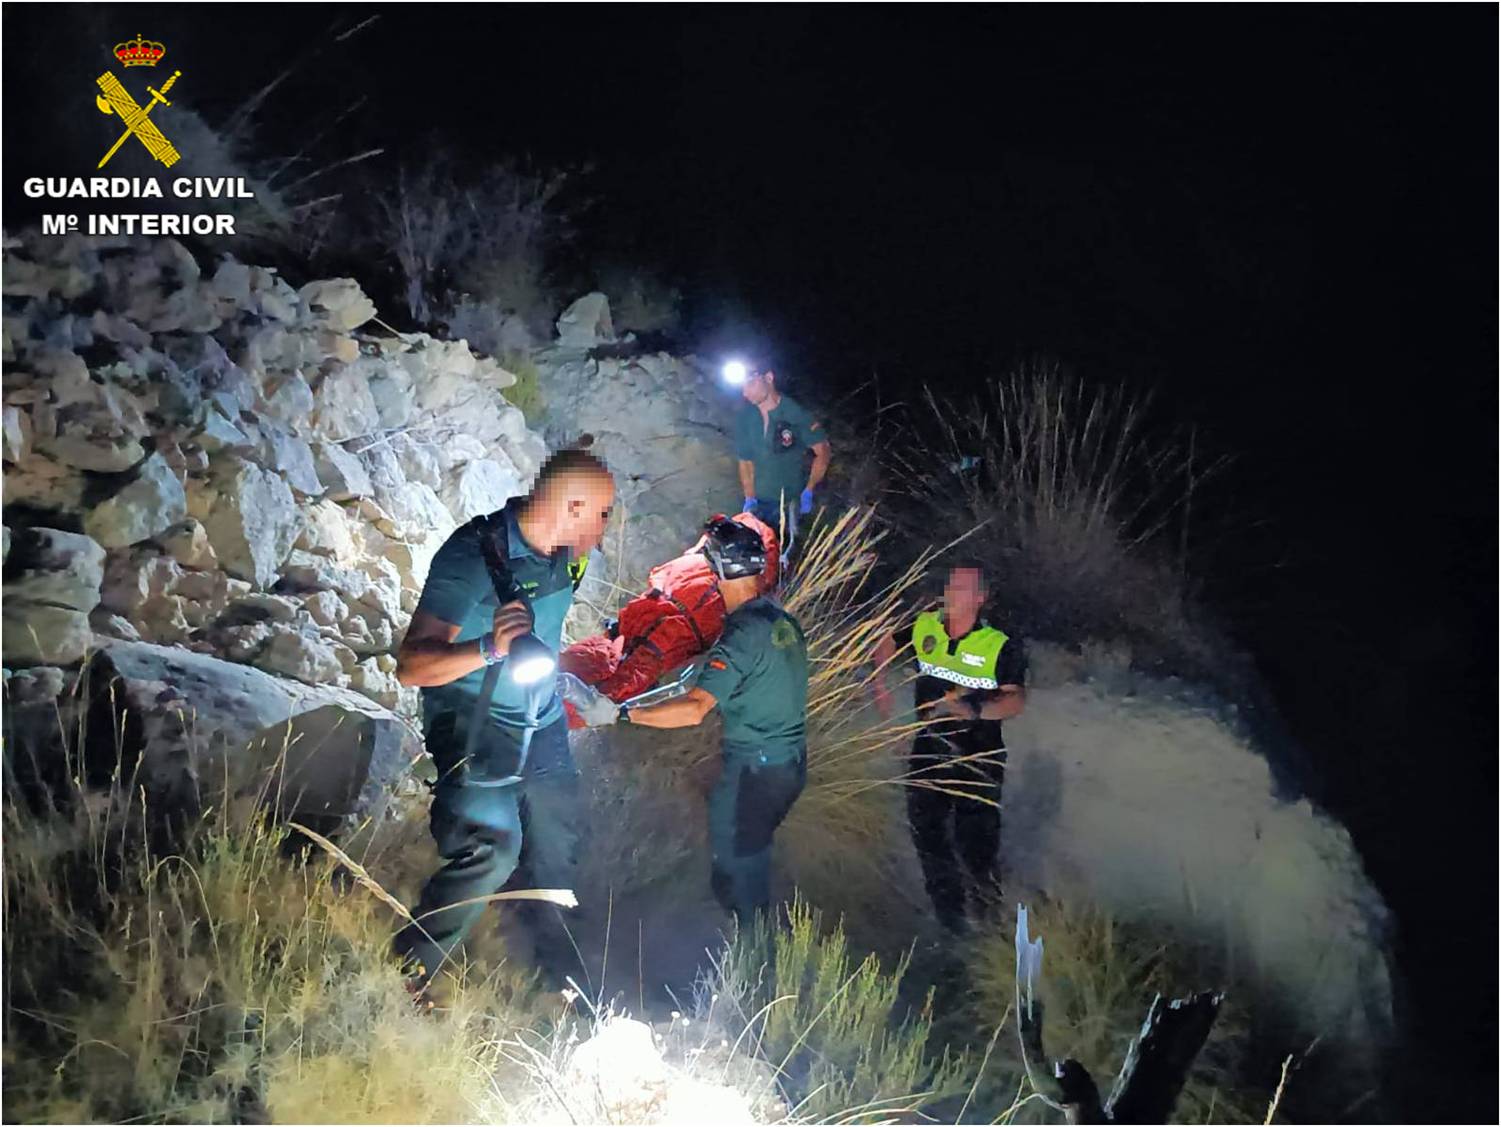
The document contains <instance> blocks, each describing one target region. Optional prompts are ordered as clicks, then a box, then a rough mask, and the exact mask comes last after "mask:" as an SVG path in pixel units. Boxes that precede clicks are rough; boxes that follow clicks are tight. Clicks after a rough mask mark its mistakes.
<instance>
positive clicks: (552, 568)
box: [417, 502, 573, 739]
mask: <svg viewBox="0 0 1501 1127" xmlns="http://www.w3.org/2000/svg"><path fill="white" fill-rule="evenodd" d="M513 505H514V502H513V503H512V504H510V505H507V506H506V507H505V509H504V510H503V511H504V513H505V516H504V518H503V519H504V520H505V527H506V538H507V540H508V544H507V547H508V549H509V551H508V553H507V555H508V560H507V562H508V564H509V566H510V569H511V574H512V575H513V576H514V577H515V579H516V582H517V583H519V584H520V585H521V589H522V596H523V598H525V599H526V601H527V602H529V603H530V604H531V608H532V614H533V616H534V618H535V626H534V627H533V632H534V633H535V634H536V635H537V637H538V638H539V639H541V641H542V642H543V644H544V645H546V646H547V648H548V649H549V650H551V651H552V652H553V653H555V654H556V653H557V652H558V647H559V646H560V645H561V643H562V640H563V618H564V616H565V615H566V614H567V613H568V608H569V606H570V605H572V603H573V581H572V578H571V577H570V575H569V574H568V564H569V562H570V559H571V556H570V553H569V552H568V551H567V550H560V551H558V552H557V553H555V554H554V555H553V556H551V557H547V556H541V555H538V554H537V553H536V552H534V551H532V549H531V547H530V546H529V545H528V544H527V542H526V541H525V540H524V539H523V538H522V536H521V531H520V529H519V528H518V527H517V526H516V514H515V510H514V507H513ZM484 527H485V526H484V524H483V522H481V521H477V520H476V521H470V522H469V523H468V524H466V525H464V527H462V528H460V529H459V530H458V531H457V532H455V533H454V534H453V535H452V536H450V537H449V538H448V540H447V541H446V542H445V543H444V544H443V547H441V548H439V549H438V553H437V555H435V556H434V557H433V563H432V567H431V569H429V571H428V574H427V583H426V585H424V586H423V588H422V598H421V600H420V601H419V602H418V603H417V610H418V612H419V613H424V614H430V615H432V616H433V617H434V618H436V619H438V620H440V621H442V622H446V623H448V624H449V625H451V626H457V627H458V628H459V633H458V637H457V638H456V639H455V641H458V642H471V641H473V640H474V639H476V638H478V637H479V636H480V635H481V634H484V633H487V632H488V631H490V630H491V629H493V623H494V619H495V610H496V607H497V606H498V605H499V598H498V596H497V595H496V593H495V584H494V582H493V581H492V580H491V578H490V572H489V569H488V568H487V567H486V566H485V556H484V552H483V550H482V549H481V547H480V536H481V535H484V532H483V531H482V530H483V529H484ZM484 679H485V669H484V667H483V666H481V667H480V668H479V669H476V670H474V671H473V672H472V673H468V674H466V675H464V676H463V677H460V678H459V679H458V680H457V681H450V682H449V683H448V684H446V685H438V686H435V687H432V688H425V689H423V690H422V712H423V718H424V720H425V721H426V722H427V723H428V724H431V723H432V720H433V718H434V716H436V715H438V714H439V713H441V712H445V711H460V710H461V711H462V713H463V715H464V716H465V717H466V718H467V716H468V715H469V713H470V712H472V711H473V709H474V702H475V698H476V697H477V696H478V695H479V691H480V686H481V684H482V683H483V681H484ZM528 693H531V694H535V697H536V699H537V700H539V701H540V702H541V708H540V710H539V712H538V715H537V723H538V725H539V726H544V727H545V726H546V725H548V724H551V723H553V722H554V721H556V720H557V719H558V717H560V716H561V715H562V714H563V704H562V701H561V700H559V698H558V695H557V690H556V688H555V687H554V686H553V685H552V684H549V683H543V684H541V685H532V686H526V687H523V686H521V685H518V684H516V682H514V681H512V680H511V678H510V677H508V676H506V674H505V670H504V668H502V670H501V676H500V679H499V680H498V681H497V682H496V686H495V695H494V697H493V698H491V702H490V716H491V718H492V719H493V720H494V721H495V722H496V723H497V724H499V725H500V726H501V727H502V728H503V729H505V730H506V734H507V735H509V736H511V737H512V738H513V739H515V738H519V736H520V729H521V728H522V726H523V725H524V724H525V720H526V706H527V698H528Z"/></svg>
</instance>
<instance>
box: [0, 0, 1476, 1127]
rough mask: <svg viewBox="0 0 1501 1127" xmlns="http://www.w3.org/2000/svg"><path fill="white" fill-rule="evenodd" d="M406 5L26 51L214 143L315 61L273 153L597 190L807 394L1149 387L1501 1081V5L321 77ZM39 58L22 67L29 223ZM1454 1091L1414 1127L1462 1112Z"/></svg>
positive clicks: (570, 57)
mask: <svg viewBox="0 0 1501 1127" xmlns="http://www.w3.org/2000/svg"><path fill="white" fill-rule="evenodd" d="M379 10H380V9H378V8H367V7H364V6H358V7H356V6H349V7H342V8H340V9H338V10H333V9H328V8H323V7H321V6H319V5H312V4H308V5H298V6H296V7H295V8H293V7H278V6H274V5H243V6H241V5H215V6H212V7H210V6H206V5H205V6H200V5H173V6H151V5H95V6H90V8H89V9H88V10H78V9H68V10H63V9H54V8H51V7H50V6H46V5H31V6H26V7H22V8H17V7H15V6H11V7H8V8H7V10H6V12H5V28H4V30H5V32H6V33H7V39H8V40H9V42H11V43H15V42H17V41H18V39H19V38H20V35H18V34H17V33H21V34H24V35H25V37H26V41H27V42H28V44H33V45H34V44H37V43H39V42H43V41H45V42H46V43H47V48H46V52H45V53H43V52H42V51H41V50H40V48H35V52H36V53H35V55H34V59H41V58H44V57H45V58H48V59H52V58H53V57H54V56H57V55H60V54H61V55H66V54H67V53H68V52H71V51H75V50H76V51H77V52H78V53H80V54H81V55H83V56H86V57H87V58H89V59H93V58H94V57H95V55H96V54H97V52H98V50H99V48H100V46H103V47H105V48H107V47H108V45H109V44H110V43H112V42H113V41H114V40H115V39H117V38H123V37H125V36H126V35H128V34H131V33H134V32H135V31H136V30H138V29H139V30H142V31H144V32H145V33H146V34H147V35H148V36H151V37H155V38H160V39H164V40H167V41H168V42H169V47H172V49H174V50H176V51H177V52H178V60H179V63H180V65H182V66H183V67H184V69H185V70H186V69H187V68H188V66H189V65H190V64H189V62H188V60H192V63H191V65H193V66H194V67H195V68H196V69H195V85H194V87H193V89H194V90H195V91H198V92H199V95H198V96H199V97H200V98H201V99H202V100H201V101H200V102H199V103H198V104H199V105H200V107H201V108H202V109H203V110H204V111H205V112H206V113H208V114H209V115H210V116H212V115H213V114H214V113H216V112H218V113H222V112H223V111H224V110H225V109H226V108H228V107H230V106H232V105H233V104H234V103H235V102H237V101H238V100H239V99H240V98H242V97H243V96H244V94H245V93H246V92H247V91H248V90H250V89H253V88H254V87H256V86H258V85H260V84H261V83H263V82H264V81H266V79H267V78H269V77H270V76H271V75H272V74H273V73H274V72H275V70H276V69H277V68H278V60H288V59H290V58H293V57H296V56H298V55H308V56H310V57H309V58H307V59H305V61H304V62H303V64H302V65H301V67H300V68H299V71H298V73H297V75H296V76H295V77H294V78H293V79H292V80H289V82H288V83H287V85H286V87H285V88H284V89H283V90H281V91H278V93H277V95H276V97H274V98H273V99H272V100H271V101H269V102H268V108H267V114H266V116H265V119H264V121H263V133H262V138H263V142H264V143H265V144H266V145H267V146H268V148H269V149H270V150H271V151H273V152H275V151H290V148H291V147H292V146H295V145H297V144H299V143H300V142H301V141H302V140H305V139H306V136H307V135H308V132H309V131H310V130H311V129H312V128H314V126H315V123H316V122H317V121H318V120H320V119H321V118H322V117H325V116H326V115H327V111H328V110H331V109H336V108H339V107H341V106H342V105H344V104H347V103H348V102H350V101H352V100H353V99H354V97H355V96H357V94H358V93H360V92H365V93H368V94H369V95H370V101H369V102H368V103H367V105H366V107H365V108H364V109H363V110H362V111H361V112H360V113H359V114H357V115H355V116H354V117H353V118H352V119H351V120H350V121H349V122H347V123H346V124H345V125H344V126H343V127H342V128H341V130H340V132H339V135H338V136H339V144H340V145H341V146H342V147H343V148H342V151H346V152H354V151H357V150H358V148H359V147H360V146H361V145H363V144H366V143H380V144H385V145H387V146H388V147H389V148H390V150H391V154H392V155H393V156H395V157H402V156H408V155H413V156H415V155H416V154H417V153H418V152H419V151H420V150H421V149H422V148H423V147H424V146H426V145H427V144H429V143H432V142H437V143H441V144H445V145H448V146H452V147H454V148H456V149H457V150H459V151H460V152H462V153H463V154H464V156H465V157H466V159H470V160H473V161H475V162H477V163H478V162H482V161H485V160H488V159H491V158H493V157H499V156H502V155H505V154H509V153H517V152H528V153H531V154H534V155H535V156H536V157H537V158H538V159H540V160H542V161H544V162H568V163H577V162H581V161H590V162H592V163H593V164H594V166H595V171H594V173H593V176H592V178H591V180H590V181H589V189H590V191H591V193H592V194H593V195H595V196H596V197H597V198H598V200H599V203H598V204H597V206H596V207H595V208H594V211H593V215H592V218H591V223H592V224H593V229H594V231H595V239H596V247H597V249H601V250H608V251H610V252H611V253H613V254H616V255H617V256H622V257H627V258H630V259H632V260H635V261H640V262H642V263H645V264H648V265H651V266H653V267H656V268H658V269H662V270H666V271H668V272H670V273H673V274H676V275H677V276H678V277H679V278H681V279H682V280H683V281H684V282H687V283H690V284H691V287H692V288H691V291H690V292H691V295H692V297H693V304H694V309H695V310H696V311H697V313H698V317H697V318H696V320H695V321H694V322H693V323H694V324H697V325H700V326H704V327H707V326H708V325H710V324H712V323H713V315H714V314H715V312H716V311H717V310H721V309H723V308H725V307H731V306H733V307H737V308H740V309H742V310H744V311H746V312H748V313H749V314H750V315H752V316H753V317H754V318H755V319H756V320H757V323H758V324H759V326H760V328H761V329H762V331H763V332H764V333H765V335H766V336H767V338H768V339H770V340H772V341H774V342H775V344H776V347H777V350H778V356H779V359H780V360H781V361H782V362H783V363H782V367H784V368H785V370H786V371H787V372H788V373H790V375H791V376H792V378H793V380H794V381H795V382H798V383H801V384H802V385H803V386H804V387H807V386H808V385H810V384H811V385H814V386H817V387H820V388H823V389H827V390H829V391H831V392H837V391H839V390H841V389H845V388H848V387H852V386H854V385H855V384H857V383H859V382H860V381H862V380H864V379H865V378H866V377H867V376H869V375H871V374H872V373H876V374H878V375H879V378H880V380H881V383H882V386H883V388H884V389H886V390H887V392H888V393H890V394H900V393H901V392H902V391H903V390H904V389H906V388H909V387H911V386H915V385H916V384H917V383H920V382H922V381H932V382H941V383H944V384H946V385H949V386H956V387H967V386H975V385H978V384H979V383H980V382H982V381H983V380H984V379H985V378H987V377H989V376H991V375H994V374H995V373H996V372H997V371H999V370H1001V369H1002V368H1003V367H1004V366H1005V365H1006V364H1007V363H1008V362H1009V361H1010V360H1012V359H1013V358H1015V357H1018V356H1022V355H1026V354H1029V353H1032V352H1035V351H1047V352H1050V353H1052V354H1054V355H1057V356H1060V357H1063V358H1065V359H1066V360H1068V361H1069V362H1071V363H1072V364H1074V365H1075V366H1076V367H1077V368H1078V369H1079V370H1080V371H1081V372H1082V373H1083V374H1084V375H1085V376H1086V377H1087V378H1090V379H1094V380H1102V381H1103V380H1126V381H1129V382H1131V383H1133V384H1138V385H1141V386H1144V387H1151V388H1153V389H1155V391H1156V393H1157V395H1158V398H1159V401H1160V402H1162V403H1163V404H1164V406H1165V407H1166V408H1167V409H1168V410H1170V411H1172V412H1173V413H1174V414H1176V415H1178V416H1179V417H1181V418H1184V419H1193V420H1196V421H1197V422H1198V423H1199V424H1201V425H1202V426H1203V427H1204V428H1205V430H1206V432H1207V433H1210V434H1212V435H1214V436H1215V441H1216V442H1217V443H1218V445H1219V446H1220V447H1221V448H1223V449H1225V450H1227V451H1232V452H1234V454H1235V455H1236V458H1237V470H1236V473H1237V474H1238V477H1237V478H1236V481H1237V482H1238V489H1239V492H1240V495H1241V500H1242V503H1244V504H1245V505H1246V506H1247V512H1249V513H1254V514H1256V515H1257V517H1259V518H1269V519H1270V524H1267V525H1264V526H1258V530H1257V531H1256V532H1255V533H1254V534H1247V535H1246V536H1245V537H1244V538H1243V540H1242V541H1241V542H1237V543H1235V544H1234V545H1233V551H1234V556H1233V557H1232V558H1229V559H1221V560H1220V561H1218V563H1217V573H1216V575H1215V576H1214V579H1215V580H1216V582H1215V588H1216V590H1218V591H1219V592H1220V594H1221V597H1222V600H1223V605H1222V609H1223V610H1224V611H1225V612H1226V613H1228V614H1229V615H1231V616H1232V618H1233V619H1234V620H1235V621H1236V622H1237V626H1238V629H1239V630H1240V633H1241V636H1242V638H1243V639H1244V640H1245V642H1246V644H1247V645H1249V646H1250V647H1251V648H1252V650H1253V651H1254V652H1255V653H1256V655H1257V657H1258V659H1259V661H1260V662H1261V665H1262V668H1263V670H1264V671H1265V672H1266V674H1267V676H1268V678H1269V679H1270V681H1271V683H1272V685H1273V687H1274V688H1275V690H1276V691H1277V694H1278V697H1279V700H1280V702H1281V703H1282V706H1283V707H1284V709H1285V710H1286V712H1287V714H1288V716H1289V719H1290V720H1291V722H1292V724H1293V727H1294V730H1295V731H1296V732H1297V733H1298V734H1299V735H1300V736H1301V737H1302V739H1303V740H1304V741H1305V742H1306V743H1307V744H1308V745H1309V746H1310V747H1311V748H1312V749H1313V754H1314V757H1315V759H1316V760H1317V761H1318V762H1319V763H1320V764H1321V765H1322V767H1323V769H1324V772H1325V775H1326V778H1327V782H1328V790H1327V793H1326V795H1325V797H1326V800H1327V801H1328V803H1329V804H1330V805H1331V806H1332V807H1333V808H1334V809H1336V810H1337V811H1339V812H1340V814H1341V815H1342V816H1343V817H1344V818H1345V819H1346V821H1347V822H1348V823H1349V824H1350V825H1351V826H1352V828H1353V829H1354V831H1355V833H1356V835H1357V840H1358V841H1359V842H1360V844H1361V846H1362V849H1363V851H1364V852H1365V854H1366V856H1367V858H1368V861H1369V863H1370V865H1371V867H1372V871H1373V873H1374V874H1375V875H1376V876H1377V878H1378V880H1379V881H1380V883H1381V884H1382V886H1383V888H1384V890H1385V891H1386V893H1387V895H1388V897H1389V899H1390V900H1391V902H1392V903H1393V904H1394V906H1395V907H1396V908H1397V910H1398V913H1399V916H1400V919H1401V922H1402V930H1401V933H1400V936H1399V940H1400V943H1401V947H1400V950H1401V953H1402V956H1403V962H1404V965H1405V966H1406V967H1407V968H1408V969H1409V971H1412V972H1413V978H1412V983H1411V985H1412V987H1413V990H1414V994H1415V999H1414V1000H1415V1002H1416V1005H1417V1009H1416V1018H1417V1024H1416V1026H1415V1028H1416V1029H1417V1032H1418V1033H1419V1035H1420V1036H1424V1037H1427V1036H1429V1035H1434V1036H1437V1033H1438V1031H1442V1038H1443V1039H1442V1041H1431V1042H1430V1043H1429V1045H1428V1048H1427V1050H1426V1052H1431V1053H1432V1054H1434V1056H1433V1058H1432V1060H1430V1059H1429V1058H1428V1057H1427V1056H1422V1057H1419V1058H1415V1060H1416V1061H1418V1062H1419V1063H1420V1065H1422V1066H1427V1065H1429V1064H1431V1063H1433V1061H1436V1060H1437V1054H1438V1053H1440V1052H1443V1053H1445V1054H1448V1053H1452V1052H1455V1051H1459V1052H1468V1051H1469V1050H1471V1049H1473V1050H1474V1051H1475V1052H1476V1053H1477V1059H1478V1060H1480V1061H1481V1062H1482V1064H1481V1067H1483V1068H1485V1069H1486V1070H1489V1069H1491V1068H1493V1067H1494V1062H1495V1059H1496V1057H1495V1038H1496V1034H1495V1011H1494V1010H1493V1009H1491V1008H1490V1006H1491V1004H1492V1000H1493V999H1494V998H1495V997H1496V993H1497V982H1496V977H1495V973H1494V968H1495V967H1496V961H1495V959H1496V907H1495V905H1496V901H1494V900H1492V898H1491V897H1492V894H1493V890H1494V889H1495V887H1496V881H1495V879H1494V878H1495V870H1494V868H1493V867H1492V865H1493V858H1494V857H1495V856H1496V820H1495V817H1496V805H1495V798H1496V794H1497V780H1496V763H1497V730H1496V726H1495V717H1496V696H1495V686H1496V666H1495V664H1494V660H1493V655H1494V653H1495V648H1494V634H1493V626H1494V623H1495V622H1496V600H1495V591H1496V587H1495V584H1494V575H1495V566H1496V559H1497V553H1496V536H1495V529H1496V523H1495V514H1496V512H1497V496H1496V467H1497V444H1496V436H1497V429H1496V419H1497V414H1496V390H1495V389H1496V386H1497V364H1496V359H1497V353H1496V310H1497V272H1496V245H1497V227H1496V206H1497V205H1496V201H1497V177H1496V169H1497V163H1496V152H1497V150H1496V137H1497V112H1496V90H1497V65H1496V51H1495V43H1496V35H1497V12H1496V9H1495V8H1494V7H1490V6H1479V5H1477V6H1461V7H1439V6H1425V7H1422V8H1414V7H1405V6H1395V5H1393V6H1362V7H1354V6H1338V7H1321V6H1316V5H1301V6H1295V7H1282V6H1277V7H1273V6H1249V7H1236V8H1226V7H1214V8H1200V7H1189V6H1172V7H1160V8H1147V7H1134V6H1133V7H1127V6H1111V7H1104V8H1101V7H1084V6H1070V7H1066V8H1064V7H1050V8H1027V9H1012V8H1005V7H985V8H981V7H963V8H957V7H937V6H924V7H922V8H901V7H881V8H874V7H869V8H868V7H857V6H837V7H827V8H820V9H803V8H791V7H780V6H779V7H776V8H771V7H766V8H746V7H735V8H728V7H712V8H705V7H697V6H692V7H688V6H683V7H672V8H636V7H625V6H617V7H610V8H599V9H596V8H586V7H583V6H564V5H544V6H535V7H525V8H522V7H501V6H490V5H464V6H454V7H448V6H445V5H441V4H424V5H413V6H410V7H406V8H402V9H394V8H393V9H389V10H386V11H384V13H383V14H382V16H381V19H380V20H379V21H377V22H376V23H375V24H373V25H372V26H370V27H369V28H366V29H365V30H363V31H361V32H360V33H359V34H358V35H355V36H352V37H351V38H350V39H349V40H347V41H346V42H345V43H342V44H337V45H331V44H330V36H329V35H328V34H327V29H328V27H329V26H330V25H331V24H333V23H335V22H336V21H337V22H338V23H339V26H340V27H341V28H347V27H349V26H352V25H353V24H355V23H357V22H359V20H360V19H361V18H362V17H363V15H364V14H366V13H373V12H375V11H379ZM138 25H139V28H138ZM49 32H51V33H50V34H49ZM174 44H175V46H173V45H174ZM28 49H29V50H32V49H33V48H32V47H29V48H28ZM315 51H317V52H318V53H317V54H316V55H315V54H313V52H315ZM8 57H9V59H10V60H14V59H15V58H16V55H15V53H14V52H13V51H12V52H9V53H8ZM39 65H40V64H39V63H36V62H34V61H33V62H32V63H21V64H17V63H14V62H8V63H7V67H6V76H5V94H6V98H5V107H4V108H5V158H6V184H5V190H6V198H7V201H8V202H10V203H11V204H12V207H13V201H14V194H13V193H14V190H15V187H16V184H15V181H16V179H17V178H18V175H24V174H28V173H27V172H22V171H21V169H20V168H19V166H20V165H21V164H22V163H23V162H22V159H21V156H20V154H21V153H22V152H24V151H26V150H23V149H22V145H23V144H25V145H27V146H28V148H30V151H31V152H32V153H38V154H42V153H45V149H46V143H45V142H46V138H45V133H44V131H45V128H46V126H45V119H44V118H42V117H39V116H37V114H36V111H35V105H36V103H35V100H34V99H33V98H31V97H28V96H27V95H26V93H25V92H24V91H25V85H24V84H25V82H26V81H27V79H28V76H29V75H30V74H32V73H35V72H34V71H29V70H28V67H36V66H39ZM210 75H211V77H209V76H210ZM186 87H187V83H186V80H185V81H184V88H185V89H186ZM23 110H24V112H25V114H26V115H29V121H28V119H27V118H23V116H22V112H21V111H23ZM38 130H42V131H43V132H38ZM37 159H42V158H41V157H40V156H39V157H38V158H37ZM31 167H32V166H31V165H30V164H28V169H30V168H31ZM13 213H14V212H12V214H13ZM706 339H707V338H706ZM1269 561H1277V563H1278V566H1276V567H1272V566H1269ZM1441 992H1443V993H1447V994H1449V996H1450V997H1451V998H1453V999H1457V998H1466V999H1469V998H1473V999H1474V1000H1473V1002H1470V1001H1467V1002H1466V1004H1468V1005H1473V1006H1474V1007H1475V1012H1474V1013H1473V1015H1472V1016H1471V1018H1470V1019H1469V1025H1468V1026H1465V1025H1464V1024H1462V1023H1461V1019H1457V1018H1454V1017H1453V1016H1452V1015H1451V1014H1450V1013H1449V1012H1448V1007H1447V1006H1446V1005H1444V1004H1441V1003H1438V1002H1436V1000H1435V999H1436V997H1437V995H1438V994H1439V993H1441ZM1441 1083H1444V1085H1445V1087H1446V1088H1448V1089H1451V1090H1449V1091H1446V1092H1444V1093H1442V1094H1441V1095H1435V1096H1433V1097H1432V1099H1430V1100H1429V1101H1428V1102H1427V1103H1425V1104H1422V1105H1421V1106H1415V1107H1414V1109H1413V1110H1412V1112H1411V1114H1412V1115H1414V1116H1428V1115H1441V1114H1442V1109H1441V1108H1440V1107H1439V1106H1438V1105H1437V1104H1435V1103H1433V1102H1432V1100H1433V1099H1439V1100H1442V1099H1449V1098H1452V1099H1454V1100H1456V1101H1462V1100H1464V1099H1465V1098H1467V1097H1466V1096H1465V1094H1464V1093H1463V1092H1462V1091H1455V1090H1452V1089H1456V1088H1461V1087H1463V1086H1462V1085H1456V1084H1454V1083H1453V1082H1452V1081H1448V1082H1442V1081H1441ZM1478 1087H1479V1089H1480V1092H1479V1093H1478V1096H1477V1097H1476V1098H1478V1101H1479V1102H1477V1103H1476V1104H1475V1111H1474V1113H1473V1114H1476V1115H1483V1116H1484V1117H1486V1118H1489V1116H1490V1115H1491V1114H1492V1113H1493V1112H1494V1106H1495V1105H1494V1102H1493V1092H1492V1091H1491V1089H1490V1087H1489V1086H1487V1085H1486V1084H1484V1083H1482V1084H1480V1085H1479V1086H1478ZM1456 1113H1457V1114H1460V1115H1461V1116H1463V1114H1464V1113H1463V1110H1462V1109H1459V1108H1458V1107H1457V1106H1456Z"/></svg>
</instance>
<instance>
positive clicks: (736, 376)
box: [721, 360, 751, 387]
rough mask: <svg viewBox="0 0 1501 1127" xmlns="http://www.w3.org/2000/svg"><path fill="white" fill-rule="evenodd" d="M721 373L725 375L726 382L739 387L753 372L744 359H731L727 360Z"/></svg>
mask: <svg viewBox="0 0 1501 1127" xmlns="http://www.w3.org/2000/svg"><path fill="white" fill-rule="evenodd" d="M721 373H722V374H723V376H724V382H725V383H727V384H729V385H730V386H731V387H739V386H740V385H741V384H743V383H744V382H745V381H746V378H747V377H748V376H749V375H750V374H751V373H750V369H749V368H747V367H746V366H745V361H743V360H731V361H729V362H727V363H726V364H725V366H724V368H723V369H721Z"/></svg>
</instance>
